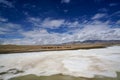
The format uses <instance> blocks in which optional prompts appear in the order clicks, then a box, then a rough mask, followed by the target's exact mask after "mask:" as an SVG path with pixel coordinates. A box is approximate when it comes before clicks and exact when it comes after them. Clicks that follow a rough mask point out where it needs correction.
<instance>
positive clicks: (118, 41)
mask: <svg viewBox="0 0 120 80" xmlns="http://www.w3.org/2000/svg"><path fill="white" fill-rule="evenodd" d="M80 43H119V44H120V40H85V41H73V42H68V43H63V44H80Z"/></svg>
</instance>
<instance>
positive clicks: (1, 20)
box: [0, 17, 8, 22]
mask: <svg viewBox="0 0 120 80" xmlns="http://www.w3.org/2000/svg"><path fill="white" fill-rule="evenodd" d="M6 21H8V19H5V18H2V17H0V22H6Z"/></svg>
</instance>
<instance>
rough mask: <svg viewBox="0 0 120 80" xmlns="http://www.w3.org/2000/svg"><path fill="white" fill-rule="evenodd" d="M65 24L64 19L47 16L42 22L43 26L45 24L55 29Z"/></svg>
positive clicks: (46, 26)
mask: <svg viewBox="0 0 120 80" xmlns="http://www.w3.org/2000/svg"><path fill="white" fill-rule="evenodd" d="M63 24H64V20H63V19H49V18H47V19H45V20H44V21H43V22H42V24H41V26H43V27H45V28H51V29H54V28H58V27H60V26H61V25H63Z"/></svg>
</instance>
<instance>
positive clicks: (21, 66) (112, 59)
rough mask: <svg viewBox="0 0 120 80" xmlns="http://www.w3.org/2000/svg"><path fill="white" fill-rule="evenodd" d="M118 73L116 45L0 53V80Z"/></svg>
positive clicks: (119, 48) (118, 49)
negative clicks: (54, 75) (34, 76)
mask: <svg viewBox="0 0 120 80" xmlns="http://www.w3.org/2000/svg"><path fill="white" fill-rule="evenodd" d="M116 72H120V46H113V47H108V48H101V49H89V50H67V51H49V52H30V53H17V54H0V79H4V80H8V79H9V78H12V77H16V76H21V75H27V74H35V75H38V76H42V75H44V76H49V75H53V74H64V75H72V76H75V77H87V78H93V77H94V76H95V75H100V76H106V77H117V74H116Z"/></svg>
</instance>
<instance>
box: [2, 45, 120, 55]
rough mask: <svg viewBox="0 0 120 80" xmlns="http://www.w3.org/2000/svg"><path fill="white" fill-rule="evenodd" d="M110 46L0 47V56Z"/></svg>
mask: <svg viewBox="0 0 120 80" xmlns="http://www.w3.org/2000/svg"><path fill="white" fill-rule="evenodd" d="M117 44H118V43H117ZM112 45H116V43H79V44H63V45H0V54H5V53H20V52H38V51H55V50H56V51H58V50H75V49H92V48H104V47H107V46H112Z"/></svg>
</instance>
